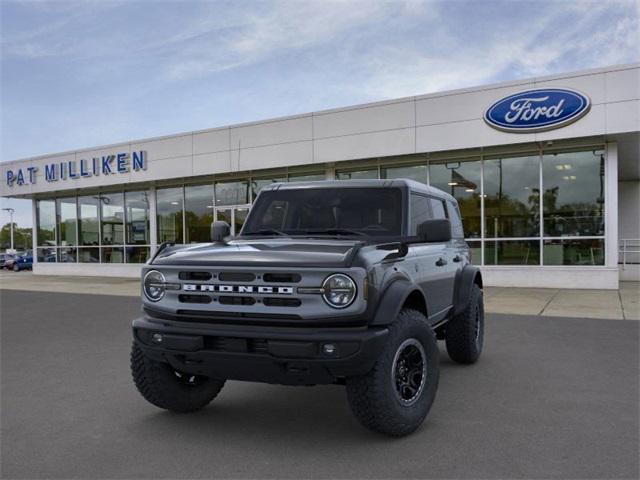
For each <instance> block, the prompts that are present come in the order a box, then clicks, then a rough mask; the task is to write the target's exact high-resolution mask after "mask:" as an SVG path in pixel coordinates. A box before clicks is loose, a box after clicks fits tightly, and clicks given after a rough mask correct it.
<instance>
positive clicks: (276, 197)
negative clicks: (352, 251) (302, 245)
mask: <svg viewBox="0 0 640 480" xmlns="http://www.w3.org/2000/svg"><path fill="white" fill-rule="evenodd" d="M401 229H402V192H401V190H400V189H399V188H306V189H300V190H275V191H269V192H263V193H262V194H261V195H260V197H259V198H258V200H257V201H256V204H255V205H254V206H253V208H252V210H251V214H250V215H249V218H248V219H247V223H245V225H244V228H243V229H242V235H243V236H245V235H336V236H380V237H381V236H385V237H386V236H399V235H400V234H401Z"/></svg>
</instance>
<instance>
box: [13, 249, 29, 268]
mask: <svg viewBox="0 0 640 480" xmlns="http://www.w3.org/2000/svg"><path fill="white" fill-rule="evenodd" d="M32 268H33V254H32V253H31V252H27V253H24V254H22V255H20V256H19V257H17V258H16V259H15V261H14V262H13V266H12V270H13V271H14V272H19V271H20V270H31V269H32Z"/></svg>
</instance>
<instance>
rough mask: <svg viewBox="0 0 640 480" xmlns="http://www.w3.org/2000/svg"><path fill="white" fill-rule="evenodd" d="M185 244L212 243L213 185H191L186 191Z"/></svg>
mask: <svg viewBox="0 0 640 480" xmlns="http://www.w3.org/2000/svg"><path fill="white" fill-rule="evenodd" d="M184 202H185V208H184V219H185V222H186V224H187V238H186V239H185V243H199V242H209V241H211V222H213V185H191V186H187V187H185V189H184Z"/></svg>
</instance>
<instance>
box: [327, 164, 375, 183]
mask: <svg viewBox="0 0 640 480" xmlns="http://www.w3.org/2000/svg"><path fill="white" fill-rule="evenodd" d="M377 178H378V168H377V167H374V168H368V169H366V170H352V171H342V172H340V171H338V172H336V180H366V179H377Z"/></svg>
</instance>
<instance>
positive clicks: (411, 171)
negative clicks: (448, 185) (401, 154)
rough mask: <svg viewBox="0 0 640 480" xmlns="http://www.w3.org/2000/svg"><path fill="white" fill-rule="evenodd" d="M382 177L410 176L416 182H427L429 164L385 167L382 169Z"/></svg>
mask: <svg viewBox="0 0 640 480" xmlns="http://www.w3.org/2000/svg"><path fill="white" fill-rule="evenodd" d="M381 177H382V178H389V179H393V178H408V179H410V180H415V181H416V182H420V183H424V184H425V185H426V184H427V166H426V165H412V166H405V167H384V168H383V169H382V174H381Z"/></svg>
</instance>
